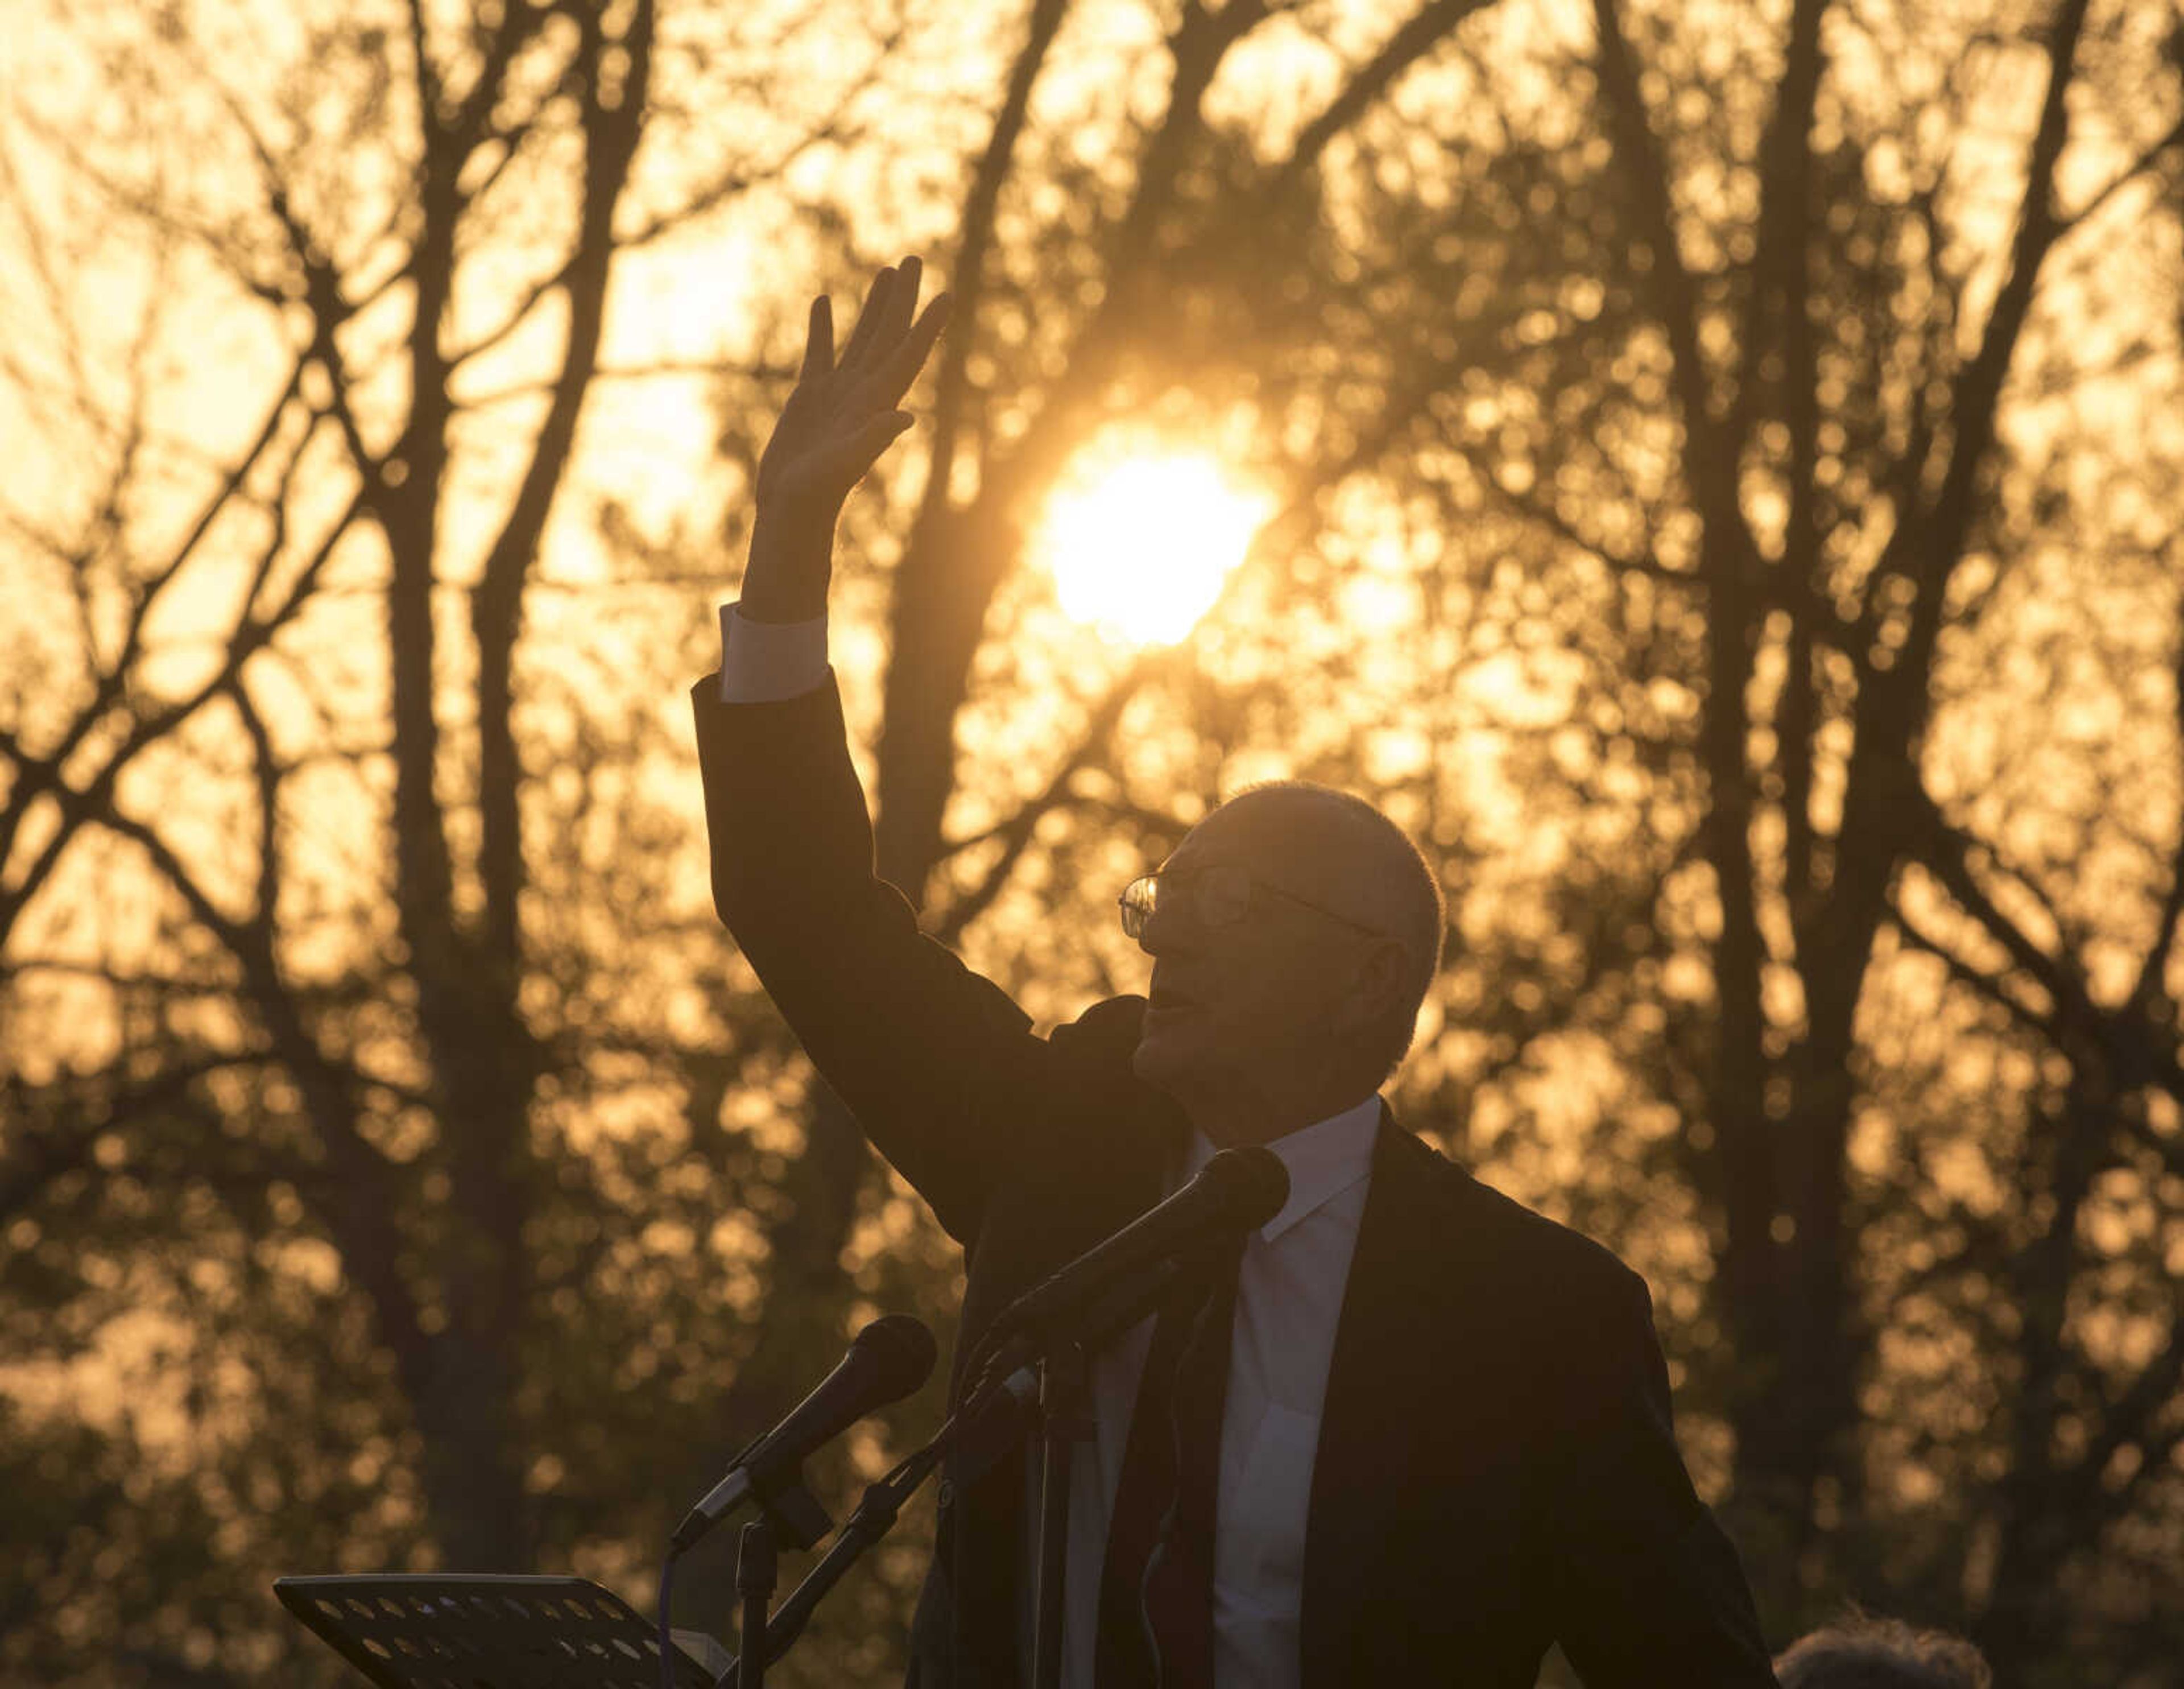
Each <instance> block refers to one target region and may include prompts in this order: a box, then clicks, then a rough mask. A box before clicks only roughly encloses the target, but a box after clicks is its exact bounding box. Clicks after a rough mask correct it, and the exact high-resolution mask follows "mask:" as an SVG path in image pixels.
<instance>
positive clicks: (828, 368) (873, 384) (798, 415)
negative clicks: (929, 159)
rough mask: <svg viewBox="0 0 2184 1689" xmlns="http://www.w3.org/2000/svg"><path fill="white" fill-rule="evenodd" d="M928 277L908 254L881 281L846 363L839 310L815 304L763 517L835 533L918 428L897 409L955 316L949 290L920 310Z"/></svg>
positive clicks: (778, 432) (765, 465)
mask: <svg viewBox="0 0 2184 1689" xmlns="http://www.w3.org/2000/svg"><path fill="white" fill-rule="evenodd" d="M921 275H922V267H921V265H920V264H919V262H918V260H917V259H915V258H908V259H904V260H903V261H902V263H901V264H900V265H890V266H889V268H887V269H885V270H881V271H880V272H879V274H878V275H877V276H874V277H873V278H872V287H871V290H870V291H869V292H868V293H866V295H865V304H864V309H862V310H861V311H859V312H858V314H857V322H856V326H855V327H854V328H853V329H851V330H850V338H849V341H848V343H846V344H845V345H844V347H843V348H842V352H841V355H840V357H839V358H838V359H837V357H836V356H835V354H834V314H833V306H832V305H831V304H829V303H828V301H827V298H826V296H825V295H823V294H822V295H821V296H820V297H819V298H816V299H814V300H813V301H812V302H811V327H810V330H809V332H808V333H807V336H806V337H805V346H804V362H803V365H802V367H801V368H800V369H799V371H798V372H797V377H796V387H795V389H794V391H793V392H792V393H790V394H789V395H788V403H787V404H784V405H783V407H782V412H781V418H780V420H779V421H777V422H776V423H775V424H774V429H773V435H772V438H771V439H769V440H768V441H767V442H766V453H765V455H764V456H763V457H761V458H760V460H759V468H758V485H757V488H756V489H755V491H756V494H757V503H758V507H759V510H760V513H761V514H762V515H766V516H775V517H777V518H780V519H783V520H784V521H788V522H792V523H794V524H796V525H797V526H799V527H801V526H803V525H805V524H807V523H810V524H819V523H823V524H824V525H825V526H826V527H827V529H828V530H830V531H831V529H832V528H833V522H834V518H835V517H836V516H838V514H839V513H840V511H841V508H842V503H843V500H844V499H847V498H848V497H849V495H850V489H851V488H854V487H855V485H856V484H857V482H860V481H861V480H862V479H863V478H864V477H865V475H866V472H867V471H870V470H871V468H872V465H873V464H875V463H877V461H878V460H879V457H880V454H881V453H883V452H884V451H885V450H886V449H888V447H889V444H891V443H893V442H894V439H895V438H896V437H897V436H898V435H900V433H901V432H903V430H904V429H905V428H907V427H909V426H910V422H911V419H910V416H909V414H908V413H907V412H905V411H903V410H898V409H897V408H896V407H897V406H898V405H900V404H901V403H902V396H903V394H904V393H907V392H908V391H909V390H910V384H911V382H913V381H915V380H917V372H918V371H919V370H920V369H921V368H922V367H923V366H924V364H925V360H926V357H927V354H929V353H930V352H931V351H932V350H933V342H934V341H935V340H936V339H938V338H939V334H940V330H941V327H942V326H943V325H944V323H945V322H946V321H947V318H948V296H947V295H946V294H941V295H940V296H939V297H938V298H935V299H934V300H933V302H932V303H931V304H928V306H927V307H926V308H925V310H924V313H923V314H922V315H919V314H918V312H917V290H918V282H919V281H920V278H921Z"/></svg>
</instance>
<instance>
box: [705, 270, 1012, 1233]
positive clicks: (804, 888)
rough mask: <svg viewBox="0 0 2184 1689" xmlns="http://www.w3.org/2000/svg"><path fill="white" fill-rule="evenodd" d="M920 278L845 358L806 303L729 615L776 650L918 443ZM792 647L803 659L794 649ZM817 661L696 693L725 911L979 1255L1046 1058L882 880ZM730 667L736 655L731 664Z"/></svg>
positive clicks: (808, 1044) (803, 617)
mask: <svg viewBox="0 0 2184 1689" xmlns="http://www.w3.org/2000/svg"><path fill="white" fill-rule="evenodd" d="M918 281H919V276H918V264H917V259H909V260H907V261H905V263H904V264H903V265H900V267H899V268H894V269H889V270H882V271H881V272H880V273H879V276H877V279H876V280H875V281H873V283H872V291H871V293H869V294H868V295H867V296H866V301H865V306H864V309H863V311H862V312H861V315H859V317H858V320H857V326H856V327H855V329H854V330H853V331H852V332H851V333H850V338H849V341H848V343H846V344H845V345H844V347H843V348H842V349H841V352H840V354H839V355H838V356H837V355H836V353H835V350H834V336H833V316H832V315H831V313H830V311H829V309H828V307H827V301H826V300H825V299H823V298H822V299H819V300H817V301H816V302H815V303H814V304H813V305H812V307H811V337H810V340H809V343H808V344H807V346H806V348H805V357H804V365H803V369H802V371H801V372H800V374H799V377H798V380H797V384H796V388H795V391H794V393H792V394H791V395H790V397H789V399H788V404H786V405H785V406H784V407H783V412H782V415H781V419H780V421H779V422H778V423H777V425H776V426H775V429H774V432H773V437H772V440H771V441H770V442H769V443H768V444H767V446H766V454H765V456H764V458H763V459H762V460H761V461H760V469H759V482H758V488H757V500H758V509H757V512H756V520H755V525H754V532H753V538H752V543H751V557H750V565H749V570H748V571H747V572H746V573H745V575H744V594H743V601H742V604H741V605H740V606H739V607H738V610H737V616H738V617H739V618H741V620H742V621H744V622H748V623H754V624H760V625H761V626H760V632H761V633H770V632H771V631H772V630H771V629H769V628H767V627H765V626H763V624H796V623H805V624H811V625H812V627H816V626H818V625H822V624H819V618H821V617H822V616H824V614H825V611H826V605H827V581H828V577H829V575H830V573H831V571H832V559H831V553H832V549H833V532H834V525H835V522H836V521H837V519H838V517H839V516H840V514H841V510H842V505H843V502H844V499H846V498H847V497H848V495H849V493H850V490H851V489H852V488H854V487H855V485H856V483H857V482H858V481H859V480H861V478H862V477H864V475H865V474H866V472H867V471H869V470H870V469H871V468H872V465H873V464H874V463H875V462H876V461H877V460H878V458H879V456H880V454H882V453H883V452H884V451H885V450H886V449H887V447H888V445H889V443H890V442H891V441H893V440H894V438H896V437H897V436H898V435H899V434H900V433H901V432H902V431H903V429H904V428H905V427H906V426H908V425H909V421H910V418H909V416H908V415H907V414H906V413H905V412H903V411H901V410H898V409H896V407H897V406H898V405H899V404H900V403H901V401H902V398H903V395H904V393H905V392H907V391H908V389H909V387H910V384H911V382H912V381H913V380H914V379H915V378H916V376H917V371H918V369H919V367H920V365H922V363H923V362H924V360H925V357H926V354H928V352H929V351H930V350H931V349H932V346H933V339H934V337H936V336H937V335H938V334H939V330H940V325H941V322H942V321H943V319H944V311H945V301H944V299H936V300H935V301H934V302H933V304H931V305H930V306H928V308H927V309H926V310H925V312H924V314H923V315H917V311H916V307H917V289H918ZM740 631H741V632H743V633H748V632H749V629H748V628H745V629H743V630H740ZM790 643H791V644H792V646H795V647H802V646H804V644H805V642H804V641H803V639H802V637H801V633H800V632H798V633H792V636H791V639H790ZM809 649H810V650H811V653H813V654H812V655H810V658H809V672H808V673H805V672H802V667H801V664H800V663H799V661H790V662H789V663H788V665H786V667H785V670H784V666H783V665H781V664H779V663H777V662H775V661H772V660H771V659H769V661H768V662H767V663H766V664H763V665H760V666H761V667H764V668H766V669H767V670H768V672H767V673H766V674H765V675H764V676H762V677H760V679H761V681H762V683H753V677H752V676H750V675H748V674H744V675H738V676H734V677H733V678H735V679H736V680H737V681H738V684H736V685H735V686H733V687H732V688H730V690H729V693H728V694H727V695H728V696H731V697H734V698H736V699H738V700H744V701H738V702H733V703H731V702H726V701H723V694H722V691H721V688H720V687H719V686H718V685H716V683H715V682H714V681H713V679H712V678H711V677H707V678H706V679H705V680H703V681H700V682H699V683H698V685H697V686H696V687H695V688H694V689H693V693H692V704H693V707H694V710H695V712H696V716H697V729H698V751H699V768H700V770H701V771H702V772H703V774H704V777H705V826H706V832H707V834H708V836H709V839H710V844H711V853H712V877H713V895H714V902H715V905H716V907H717V908H718V910H719V911H720V915H721V920H722V921H723V922H725V923H727V927H728V928H729V930H730V931H731V932H732V933H733V934H735V937H736V939H737V941H738V944H739V945H741V946H742V948H743V951H744V956H745V957H746V959H748V960H749V962H750V964H751V966H752V967H754V968H755V969H756V970H757V972H758V975H759V978H760V981H761V983H762V984H764V985H765V986H766V990H767V992H768V993H769V994H770V995H772V998H773V1001H774V1002H775V1004H776V1005H777V1006H778V1007H779V1008H780V1010H781V1012H782V1013H783V1016H784V1017H786V1018H787V1019H788V1023H789V1025H790V1026H791V1027H792V1028H794V1031H795V1032H796V1034H797V1036H798V1037H799V1039H800V1040H802V1041H803V1044H804V1047H805V1051H806V1052H807V1053H808V1054H809V1055H810V1056H811V1060H812V1062H813V1064H814V1065H815V1066H816V1067H817V1068H818V1069H819V1071H820V1073H822V1074H823V1075H824V1076H825V1077H826V1079H827V1082H828V1083H829V1084H832V1085H833V1087H834V1089H835V1090H836V1091H837V1092H838V1094H839V1095H840V1096H841V1097H842V1099H843V1101H844V1102H846V1103H847V1104H848V1105H849V1106H850V1110H851V1111H852V1112H854V1113H855V1115H856V1117H857V1120H858V1123H859V1124H860V1125H861V1127H862V1128H863V1129H864V1130H865V1132H866V1135H867V1136H869V1137H870V1138H871V1139H872V1143H873V1146H874V1147H876V1148H877V1150H878V1151H880V1153H881V1154H883V1155H884V1156H885V1157H887V1158H888V1159H889V1161H890V1162H893V1163H894V1166H895V1167H896V1168H898V1169H899V1170H900V1172H901V1173H902V1174H903V1175H904V1177H905V1178H906V1179H909V1180H910V1181H911V1184H912V1185H915V1186H917V1189H918V1190H919V1191H920V1193H921V1194H922V1195H923V1196H924V1197H925V1198H926V1200H927V1201H928V1202H929V1203H931V1204H932V1206H933V1212H935V1213H936V1214H937V1215H938V1216H939V1219H940V1222H941V1224H943V1225H944V1226H945V1227H946V1228H947V1229H948V1230H949V1231H950V1233H951V1234H952V1235H954V1236H955V1237H956V1239H957V1240H959V1241H961V1242H963V1243H964V1244H966V1245H968V1244H970V1243H971V1242H972V1240H974V1238H975V1237H976V1235H977V1233H978V1227H979V1224H980V1221H981V1219H982V1217H983V1212H984V1208H985V1202H986V1194H987V1192H988V1191H989V1190H990V1189H991V1188H992V1187H993V1185H994V1183H995V1180H996V1179H998V1178H1000V1177H1002V1176H1004V1174H1005V1173H1006V1169H1007V1168H1008V1167H1009V1166H1010V1165H1011V1157H1012V1152H1013V1149H1014V1147H1015V1146H1016V1145H1017V1143H1018V1142H1020V1141H1021V1134H1022V1129H1023V1127H1024V1124H1025V1123H1023V1122H1022V1121H1020V1120H1016V1119H1012V1118H1008V1114H1007V1111H1006V1108H1004V1107H1002V1106H999V1105H997V1104H996V1103H995V1101H994V1099H995V1098H996V1097H997V1096H1000V1095H1006V1092H1007V1090H1008V1088H1009V1086H1010V1083H1011V1078H1012V1076H1013V1075H1015V1074H1017V1073H1019V1072H1021V1071H1022V1067H1023V1066H1024V1064H1026V1063H1034V1062H1044V1061H1046V1060H1049V1059H1050V1057H1051V1052H1050V1050H1049V1048H1048V1046H1047V1045H1045V1041H1044V1040H1039V1039H1037V1038H1034V1036H1032V1034H1031V1033H1030V1031H1029V1023H1028V1020H1027V1018H1026V1017H1025V1016H1024V1015H1023V1014H1022V1012H1021V1011H1019V1010H1018V1009H1017V1006H1016V1005H1015V1004H1014V1003H1013V1002H1011V1001H1010V1000H1009V998H1008V997H1007V995H1006V994H1004V993H1003V992H1002V991H1001V990H1000V989H999V988H998V987H996V986H995V985H994V984H992V983H991V982H989V981H988V980H986V979H983V978H980V977H979V976H978V975H977V974H975V973H972V972H971V971H970V970H969V969H968V968H967V967H964V966H963V965H962V963H961V962H959V961H958V960H957V959H956V956H954V955H953V954H951V953H950V951H949V950H946V949H944V947H942V946H941V945H937V944H934V943H933V942H932V941H931V940H930V939H927V938H925V937H924V936H923V935H922V934H920V933H919V932H918V930H917V920H916V917H915V916H914V915H913V913H912V911H911V907H910V905H909V904H908V902H907V901H905V899H904V898H903V897H902V896H901V895H900V894H899V893H898V892H896V890H895V889H894V888H893V887H892V886H889V885H887V884H883V882H882V881H880V880H879V879H878V878H876V877H875V876H874V874H873V872H872V829H871V826H870V823H869V822H868V821H867V818H866V812H865V798H864V793H863V792H862V790H861V789H860V788H859V786H858V784H857V778H856V774H855V769H854V767H853V766H852V764H851V762H850V754H849V747H848V744H847V743H846V740H845V736H844V728H843V724H842V716H841V706H840V702H839V700H838V696H837V694H836V693H835V689H834V688H833V685H832V684H830V683H828V676H827V667H826V661H825V655H824V639H823V635H820V636H818V637H817V638H816V644H812V645H811V647H810V648H809ZM775 655H777V653H776V654H775ZM737 656H738V651H737V647H736V644H735V643H734V640H733V638H732V640H731V644H730V646H729V649H728V652H727V664H728V666H730V667H731V668H733V666H735V664H736V661H737ZM784 672H786V673H787V674H788V676H789V677H790V678H789V683H786V684H784V683H783V674H784Z"/></svg>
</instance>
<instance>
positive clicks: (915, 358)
mask: <svg viewBox="0 0 2184 1689" xmlns="http://www.w3.org/2000/svg"><path fill="white" fill-rule="evenodd" d="M951 303H952V302H951V300H950V296H949V295H947V294H946V293H938V294H935V295H934V296H933V303H932V304H929V305H928V306H927V307H926V308H925V311H924V315H922V316H920V317H919V318H918V320H917V326H915V327H913V328H912V329H911V332H910V336H909V337H908V338H907V339H905V341H904V342H903V343H902V344H901V345H900V346H899V347H898V348H895V352H894V356H893V357H891V358H889V360H888V361H887V364H886V365H885V366H884V367H883V369H882V371H881V372H880V376H879V386H880V391H881V394H882V396H883V398H884V399H886V400H887V402H888V403H889V404H900V402H901V399H902V396H903V394H905V393H908V392H909V391H910V384H911V382H914V381H916V380H917V372H918V371H920V370H922V369H923V368H924V367H925V360H927V359H928V358H929V357H931V356H932V355H933V343H934V342H935V341H937V340H939V338H940V332H941V330H943V329H944V328H945V327H947V326H948V312H949V309H950V304H951Z"/></svg>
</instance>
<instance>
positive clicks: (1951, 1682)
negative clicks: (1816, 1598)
mask: <svg viewBox="0 0 2184 1689" xmlns="http://www.w3.org/2000/svg"><path fill="white" fill-rule="evenodd" d="M1775 1677H1776V1678H1777V1679H1778V1680H1780V1683H1781V1686H1782V1689H1993V1683H1994V1672H1993V1670H1992V1668H1991V1667H1989V1666H1988V1664H1987V1663H1986V1655H1984V1654H1982V1653H1981V1652H1980V1651H1979V1650H1978V1649H1977V1648H1976V1647H1973V1646H1972V1644H1971V1643H1970V1642H1967V1641H1966V1640H1965V1639H1964V1637H1962V1636H1952V1635H1951V1634H1950V1633H1949V1632H1948V1631H1947V1630H1918V1629H1915V1628H1914V1627H1913V1626H1911V1625H1907V1624H1905V1623H1904V1622H1903V1620H1902V1619H1879V1618H1875V1617H1874V1616H1873V1615H1871V1614H1866V1613H1861V1612H1859V1611H1858V1609H1857V1608H1852V1609H1851V1610H1850V1611H1849V1612H1848V1613H1847V1614H1845V1615H1844V1616H1843V1617H1842V1618H1841V1619H1836V1621H1835V1622H1834V1623H1833V1624H1831V1625H1824V1626H1822V1627H1821V1628H1820V1629H1819V1630H1814V1631H1813V1632H1812V1633H1811V1634H1809V1635H1808V1636H1801V1637H1799V1638H1798V1639H1797V1641H1796V1642H1792V1643H1791V1645H1790V1647H1788V1648H1787V1649H1786V1650H1785V1651H1784V1653H1783V1654H1782V1656H1781V1658H1779V1659H1777V1660H1776V1661H1775Z"/></svg>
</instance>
